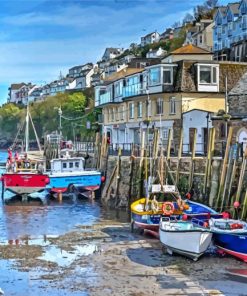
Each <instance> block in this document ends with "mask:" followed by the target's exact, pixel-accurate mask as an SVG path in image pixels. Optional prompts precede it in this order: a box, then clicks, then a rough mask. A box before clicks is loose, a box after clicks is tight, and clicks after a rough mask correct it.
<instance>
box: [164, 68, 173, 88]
mask: <svg viewBox="0 0 247 296" xmlns="http://www.w3.org/2000/svg"><path fill="white" fill-rule="evenodd" d="M162 72H163V73H162V80H163V84H164V85H172V84H173V67H169V66H164V67H163V71H162ZM164 72H170V78H171V82H170V83H165V82H164Z"/></svg>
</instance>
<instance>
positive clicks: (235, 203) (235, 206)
mask: <svg viewBox="0 0 247 296" xmlns="http://www.w3.org/2000/svg"><path fill="white" fill-rule="evenodd" d="M233 206H234V208H235V209H237V208H239V206H240V203H239V202H238V201H234V204H233Z"/></svg>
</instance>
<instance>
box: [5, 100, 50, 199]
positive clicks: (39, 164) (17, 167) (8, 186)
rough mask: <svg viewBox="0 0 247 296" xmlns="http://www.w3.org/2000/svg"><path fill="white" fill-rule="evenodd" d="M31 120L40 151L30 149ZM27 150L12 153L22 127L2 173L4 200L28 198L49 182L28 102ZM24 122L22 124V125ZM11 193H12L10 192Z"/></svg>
mask: <svg viewBox="0 0 247 296" xmlns="http://www.w3.org/2000/svg"><path fill="white" fill-rule="evenodd" d="M29 122H31V124H32V128H33V131H34V134H35V137H36V141H37V144H38V147H39V151H38V153H37V151H35V152H34V151H33V152H31V151H29ZM25 124H26V127H25V150H24V151H22V152H21V153H20V155H19V156H17V155H15V157H13V155H12V147H15V145H16V141H17V139H18V136H19V134H20V132H21V127H20V129H19V130H18V132H17V135H16V138H15V141H14V143H13V145H12V147H11V148H10V149H9V157H8V160H7V164H6V170H7V172H6V173H4V174H2V177H1V181H2V200H4V199H5V197H6V198H7V196H10V195H11V197H13V196H16V195H18V196H21V197H22V198H26V197H27V196H28V195H29V194H31V193H34V192H38V191H41V190H44V188H45V187H46V185H47V184H48V183H49V177H48V175H47V174H43V164H44V160H43V158H42V151H41V146H40V142H39V139H38V136H37V133H36V130H35V127H34V124H33V121H32V117H31V114H30V111H29V106H28V104H27V112H26V119H25ZM23 126H24V124H23V125H22V127H23ZM9 193H11V194H9Z"/></svg>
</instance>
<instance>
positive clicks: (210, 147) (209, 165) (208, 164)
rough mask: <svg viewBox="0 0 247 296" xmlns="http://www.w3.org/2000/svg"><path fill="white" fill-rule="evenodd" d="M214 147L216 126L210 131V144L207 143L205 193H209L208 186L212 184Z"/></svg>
mask: <svg viewBox="0 0 247 296" xmlns="http://www.w3.org/2000/svg"><path fill="white" fill-rule="evenodd" d="M214 147H215V128H211V129H210V132H209V139H208V145H207V160H206V167H205V175H204V184H203V193H204V194H207V188H208V187H209V184H210V176H211V168H212V158H213V153H214Z"/></svg>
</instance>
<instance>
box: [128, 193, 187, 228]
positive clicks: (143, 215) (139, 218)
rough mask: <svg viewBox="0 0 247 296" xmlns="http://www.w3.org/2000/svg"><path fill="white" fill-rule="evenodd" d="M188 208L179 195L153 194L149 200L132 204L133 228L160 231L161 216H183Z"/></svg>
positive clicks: (139, 200)
mask: <svg viewBox="0 0 247 296" xmlns="http://www.w3.org/2000/svg"><path fill="white" fill-rule="evenodd" d="M188 208H189V206H188V205H187V204H186V203H185V202H184V201H183V200H182V199H181V197H180V195H179V194H178V193H174V192H173V193H171V192H159V193H151V195H150V197H149V199H148V200H147V199H146V198H141V199H138V200H136V201H134V202H133V203H132V204H131V228H132V230H133V229H134V226H137V227H138V228H141V229H147V230H152V231H158V230H159V222H160V217H161V215H164V216H171V215H174V216H177V215H181V214H183V211H184V210H185V209H188Z"/></svg>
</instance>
